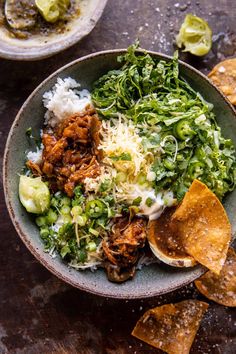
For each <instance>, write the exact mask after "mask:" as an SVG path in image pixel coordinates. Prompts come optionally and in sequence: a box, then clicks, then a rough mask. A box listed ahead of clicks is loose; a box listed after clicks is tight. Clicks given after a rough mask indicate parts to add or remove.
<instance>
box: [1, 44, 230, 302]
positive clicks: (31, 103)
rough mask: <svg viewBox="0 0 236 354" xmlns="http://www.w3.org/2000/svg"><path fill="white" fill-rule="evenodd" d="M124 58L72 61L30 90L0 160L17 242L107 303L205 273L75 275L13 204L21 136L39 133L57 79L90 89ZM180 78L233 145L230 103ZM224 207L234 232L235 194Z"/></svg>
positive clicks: (189, 71) (206, 84) (112, 54)
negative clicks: (210, 107) (125, 277)
mask: <svg viewBox="0 0 236 354" xmlns="http://www.w3.org/2000/svg"><path fill="white" fill-rule="evenodd" d="M124 52H125V50H113V51H106V52H100V53H96V54H92V55H89V56H86V57H83V58H81V59H78V60H76V61H73V62H72V63H70V64H68V65H66V66H64V67H63V68H61V69H59V70H58V71H56V72H55V73H54V74H52V75H51V76H49V77H48V78H47V79H46V80H45V81H43V82H42V83H41V85H39V86H38V87H37V88H36V90H35V91H34V92H33V93H32V94H31V95H30V97H29V98H28V99H27V100H26V102H25V103H24V105H23V106H22V108H21V109H20V111H19V113H18V115H17V117H16V118H15V121H14V123H13V126H12V128H11V131H10V133H9V137H8V140H7V144H6V148H5V156H4V190H5V198H6V204H7V207H8V210H9V214H10V216H11V219H12V222H13V224H14V225H15V228H16V230H17V232H18V234H19V236H20V237H21V239H22V241H23V242H24V243H25V245H26V246H27V247H28V249H29V250H30V252H31V253H32V254H33V255H34V256H35V257H36V258H37V259H38V260H39V261H40V262H41V263H42V264H43V265H44V266H45V267H46V268H47V269H48V270H50V271H51V272H52V273H53V274H55V275H56V276H58V277H59V278H61V279H62V280H64V281H65V282H67V283H69V284H71V285H73V286H75V287H77V288H79V289H82V290H85V291H89V292H91V293H95V294H98V295H103V296H107V297H114V298H123V299H133V298H145V297H151V296H155V295H160V294H164V293H167V292H170V291H172V290H174V289H177V288H179V287H182V286H183V285H185V284H188V283H190V282H191V281H193V280H194V279H196V278H198V277H199V276H200V275H201V274H203V272H204V271H205V270H204V269H203V267H201V266H196V267H194V268H185V269H183V268H182V269H178V268H173V267H169V266H166V265H164V264H152V265H149V266H144V267H143V268H142V269H141V270H140V271H137V273H136V275H135V277H134V279H133V280H130V281H127V282H125V283H123V284H115V283H111V282H109V281H108V280H107V277H106V274H105V272H104V271H103V270H102V269H99V270H97V271H96V272H90V271H89V270H86V271H76V270H74V269H71V268H69V267H67V265H66V264H65V263H63V261H62V260H61V258H60V257H56V258H51V257H50V255H49V254H48V253H45V252H44V251H43V243H42V241H41V239H40V237H39V231H38V228H37V227H36V225H35V224H34V222H33V220H32V219H31V217H30V215H29V214H28V213H27V212H26V211H25V209H24V208H23V207H22V205H21V204H20V202H19V198H18V182H19V177H18V173H20V172H21V170H22V167H23V166H24V161H25V156H24V151H25V150H26V149H28V148H29V146H28V142H27V139H26V138H25V131H26V129H27V128H28V127H32V130H33V132H34V133H37V132H39V129H41V128H42V125H43V120H44V118H43V117H44V113H45V111H44V107H43V105H42V95H43V93H44V92H45V91H47V90H50V89H51V87H52V86H53V85H54V84H55V82H56V79H57V77H58V76H60V77H62V78H65V77H68V76H71V77H73V78H75V79H76V80H78V81H79V82H80V83H81V88H87V89H91V86H92V83H93V82H94V81H95V80H97V79H98V78H99V77H100V76H101V75H102V74H104V73H106V72H107V71H108V70H109V69H115V68H118V67H119V65H120V64H118V63H117V60H116V59H117V56H118V55H120V54H122V53H124ZM150 54H151V55H152V56H153V57H155V58H157V59H164V60H166V61H169V60H170V59H171V58H170V57H168V56H166V55H162V54H158V53H152V52H150ZM180 72H181V75H182V77H184V78H185V79H186V80H187V81H188V82H189V83H190V84H191V85H192V87H193V88H194V89H195V90H197V91H199V92H200V93H201V94H202V96H203V97H204V98H205V99H206V100H208V101H209V102H212V103H213V104H214V111H215V114H216V116H217V121H218V123H219V125H220V126H221V127H222V131H223V133H224V135H225V136H226V137H228V138H231V139H232V140H233V141H234V143H235V145H236V134H235V132H236V119H235V111H234V109H233V107H232V106H231V105H230V103H229V102H228V101H227V100H226V98H225V97H224V96H223V95H222V94H221V93H220V92H219V91H218V90H217V89H216V87H214V86H213V85H212V84H211V83H210V81H209V80H208V79H207V78H206V77H205V76H204V75H202V74H201V73H200V72H198V71H197V70H195V69H194V68H192V67H191V66H189V65H187V64H185V63H183V62H180ZM224 205H225V208H226V210H227V213H228V215H229V218H230V221H231V223H232V227H233V232H235V230H236V190H235V191H234V192H233V193H231V194H229V195H228V196H227V197H226V199H225V201H224Z"/></svg>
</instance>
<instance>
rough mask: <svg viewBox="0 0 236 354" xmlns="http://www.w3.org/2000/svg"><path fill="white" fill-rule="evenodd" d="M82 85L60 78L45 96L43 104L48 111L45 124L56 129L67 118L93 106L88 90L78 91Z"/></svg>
mask: <svg viewBox="0 0 236 354" xmlns="http://www.w3.org/2000/svg"><path fill="white" fill-rule="evenodd" d="M78 87H80V84H79V83H78V82H76V81H75V80H74V79H72V78H70V77H67V78H65V79H61V78H58V79H57V83H56V84H55V86H54V87H53V88H52V89H51V90H50V91H48V92H45V93H44V95H43V104H44V106H45V107H46V108H47V109H48V111H47V112H46V114H45V124H47V125H50V126H51V127H55V126H56V125H57V124H58V123H60V122H61V121H63V120H64V119H65V118H66V117H68V116H70V115H73V114H75V113H78V112H82V111H83V110H84V109H85V108H86V106H88V105H92V101H91V95H90V93H89V91H88V90H85V89H84V90H81V91H78V90H77V88H78Z"/></svg>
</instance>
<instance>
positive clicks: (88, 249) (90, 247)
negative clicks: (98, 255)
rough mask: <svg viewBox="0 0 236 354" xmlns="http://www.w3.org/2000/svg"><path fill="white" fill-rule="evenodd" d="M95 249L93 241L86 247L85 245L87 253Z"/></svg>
mask: <svg viewBox="0 0 236 354" xmlns="http://www.w3.org/2000/svg"><path fill="white" fill-rule="evenodd" d="M96 249H97V245H96V243H95V242H94V241H90V242H89V243H88V244H87V245H86V250H87V251H89V252H94V251H96Z"/></svg>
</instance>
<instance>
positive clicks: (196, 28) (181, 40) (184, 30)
mask: <svg viewBox="0 0 236 354" xmlns="http://www.w3.org/2000/svg"><path fill="white" fill-rule="evenodd" d="M176 44H177V46H178V47H179V48H181V47H182V46H184V47H185V49H184V52H190V53H192V54H194V55H197V56H203V55H205V54H207V53H208V52H209V51H210V49H211V46H212V31H211V29H210V27H209V25H208V23H207V22H206V21H205V20H203V19H202V18H200V17H197V16H195V15H191V14H188V15H186V17H185V19H184V22H183V23H182V25H181V27H180V31H179V34H178V35H177V37H176Z"/></svg>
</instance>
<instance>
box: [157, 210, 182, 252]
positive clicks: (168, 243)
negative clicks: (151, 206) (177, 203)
mask: <svg viewBox="0 0 236 354" xmlns="http://www.w3.org/2000/svg"><path fill="white" fill-rule="evenodd" d="M175 210H176V208H175V207H172V208H166V209H165V211H164V212H163V214H162V215H161V216H160V217H159V218H158V219H157V220H155V221H152V228H153V230H152V232H154V235H155V241H156V243H157V244H158V248H159V249H160V250H161V251H162V252H163V253H164V254H167V255H170V256H171V257H176V258H179V257H184V256H187V254H186V252H185V250H184V248H183V247H182V245H181V240H180V238H179V237H178V234H177V232H176V231H175V229H174V227H173V225H171V223H170V220H171V216H172V214H173V213H174V212H175Z"/></svg>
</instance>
